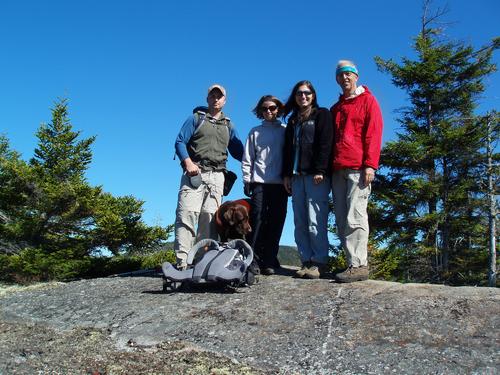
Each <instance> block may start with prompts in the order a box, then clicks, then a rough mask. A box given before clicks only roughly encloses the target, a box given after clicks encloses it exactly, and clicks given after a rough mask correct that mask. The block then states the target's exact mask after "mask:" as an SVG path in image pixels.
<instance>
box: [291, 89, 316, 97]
mask: <svg viewBox="0 0 500 375" xmlns="http://www.w3.org/2000/svg"><path fill="white" fill-rule="evenodd" d="M302 95H305V96H311V95H312V91H309V90H304V91H297V92H296V93H295V96H299V97H300V96H302Z"/></svg>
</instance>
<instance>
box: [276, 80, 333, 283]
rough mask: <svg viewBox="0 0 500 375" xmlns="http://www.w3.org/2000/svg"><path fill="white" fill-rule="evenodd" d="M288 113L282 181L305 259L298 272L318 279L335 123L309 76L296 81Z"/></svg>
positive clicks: (325, 247) (323, 256)
mask: <svg viewBox="0 0 500 375" xmlns="http://www.w3.org/2000/svg"><path fill="white" fill-rule="evenodd" d="M287 116H289V117H288V122H287V127H286V132H285V146H284V149H283V152H284V153H283V181H284V185H285V188H286V190H287V192H288V193H289V194H291V195H292V203H293V214H294V223H295V242H296V243H297V248H298V250H299V253H300V257H301V260H302V268H301V269H300V270H299V271H297V273H296V276H297V277H301V278H311V279H317V278H319V277H320V275H321V272H324V271H326V269H327V267H326V263H327V261H328V248H329V247H328V234H327V233H328V231H327V224H328V212H329V207H328V194H329V193H330V170H331V166H330V161H331V153H332V144H333V141H332V140H333V126H332V118H331V114H330V111H328V109H326V108H320V107H319V106H318V103H317V99H316V91H315V90H314V87H313V85H312V84H311V82H309V81H300V82H298V83H297V84H296V85H295V86H294V88H293V90H292V93H291V95H290V97H289V98H288V101H287V102H286V104H285V110H284V116H283V117H284V118H287Z"/></svg>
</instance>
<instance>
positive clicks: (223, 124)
mask: <svg viewBox="0 0 500 375" xmlns="http://www.w3.org/2000/svg"><path fill="white" fill-rule="evenodd" d="M207 103H208V110H207V111H206V112H204V111H197V112H196V113H194V114H193V115H192V116H189V117H188V119H187V120H186V121H185V122H184V125H182V128H181V130H180V132H179V134H178V136H177V139H176V141H175V152H176V154H177V156H178V157H179V159H180V160H181V165H182V167H183V169H184V173H183V175H182V178H181V186H180V189H179V197H178V200H177V211H176V220H175V244H174V250H175V253H176V256H177V266H178V267H180V268H185V267H186V265H187V263H186V260H187V254H188V252H189V250H190V249H191V248H192V247H193V245H194V242H195V240H201V239H205V238H212V239H217V232H216V229H215V220H214V214H215V212H216V211H217V208H219V206H220V204H221V202H222V194H223V188H224V174H223V171H224V170H225V169H226V161H227V154H228V151H229V153H230V154H231V156H232V157H234V158H235V159H236V160H238V161H240V162H241V158H242V155H243V144H242V143H241V140H240V138H239V137H238V134H237V133H236V130H235V129H234V126H233V124H232V123H231V120H230V119H229V117H226V115H225V114H224V113H223V112H222V108H223V107H224V105H225V104H226V89H225V88H224V87H222V86H221V85H218V84H215V85H212V86H210V87H209V88H208V96H207Z"/></svg>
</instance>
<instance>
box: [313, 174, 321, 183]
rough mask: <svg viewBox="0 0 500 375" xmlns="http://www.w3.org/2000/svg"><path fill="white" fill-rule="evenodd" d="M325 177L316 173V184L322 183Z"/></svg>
mask: <svg viewBox="0 0 500 375" xmlns="http://www.w3.org/2000/svg"><path fill="white" fill-rule="evenodd" d="M323 179H324V177H323V175H322V174H315V175H314V176H313V181H314V185H318V184H321V183H322V182H323Z"/></svg>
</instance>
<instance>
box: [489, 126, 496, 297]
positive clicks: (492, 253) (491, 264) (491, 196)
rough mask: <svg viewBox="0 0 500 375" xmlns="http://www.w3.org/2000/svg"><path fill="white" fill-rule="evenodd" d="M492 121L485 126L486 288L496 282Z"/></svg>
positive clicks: (494, 284)
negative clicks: (487, 240) (486, 194)
mask: <svg viewBox="0 0 500 375" xmlns="http://www.w3.org/2000/svg"><path fill="white" fill-rule="evenodd" d="M491 134H492V121H491V117H490V118H488V125H487V155H488V199H489V212H488V224H489V226H488V227H489V232H490V233H489V235H490V244H489V245H490V249H489V250H490V257H489V258H490V262H489V267H488V286H491V287H494V286H496V282H497V254H496V214H497V209H496V200H495V189H494V186H493V162H492V155H493V147H492V145H491V143H492V139H491Z"/></svg>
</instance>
